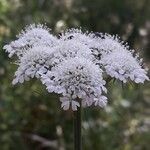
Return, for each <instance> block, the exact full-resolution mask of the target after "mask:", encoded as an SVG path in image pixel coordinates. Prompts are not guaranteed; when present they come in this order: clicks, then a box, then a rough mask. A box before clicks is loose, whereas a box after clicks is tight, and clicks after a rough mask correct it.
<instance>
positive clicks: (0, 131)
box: [0, 0, 150, 150]
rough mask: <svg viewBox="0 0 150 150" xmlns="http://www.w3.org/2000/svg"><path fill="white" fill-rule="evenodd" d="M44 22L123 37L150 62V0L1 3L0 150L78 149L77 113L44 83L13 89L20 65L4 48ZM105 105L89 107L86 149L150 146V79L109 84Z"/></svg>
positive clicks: (141, 149)
mask: <svg viewBox="0 0 150 150" xmlns="http://www.w3.org/2000/svg"><path fill="white" fill-rule="evenodd" d="M31 23H46V24H47V26H48V27H50V28H51V29H52V32H53V33H54V34H58V33H59V32H60V31H61V30H63V29H66V28H70V27H80V26H81V27H82V28H83V29H87V30H89V31H94V32H108V33H110V34H118V35H119V36H120V37H121V38H122V39H123V40H125V41H127V42H128V43H129V45H130V46H131V48H135V49H136V50H137V52H139V53H140V55H141V56H142V57H144V60H145V64H146V66H147V67H149V66H150V0H0V150H72V149H73V120H72V116H73V114H72V112H71V111H67V112H65V111H63V110H62V109H61V108H60V102H59V100H58V97H57V95H52V94H49V93H48V92H47V91H46V90H45V87H44V86H42V85H41V83H40V82H38V81H36V80H35V81H31V82H26V83H25V84H24V85H17V86H12V84H11V82H12V79H13V74H14V72H15V70H16V66H15V65H14V64H13V63H12V62H13V61H12V60H10V59H9V58H8V57H7V54H6V53H5V52H4V50H3V49H2V47H3V46H4V45H5V44H6V43H9V42H10V41H11V40H14V39H15V35H16V34H18V33H19V32H20V31H21V29H22V28H23V27H25V26H26V25H29V24H31ZM108 97H109V103H108V106H107V107H106V109H101V108H94V107H90V108H86V109H84V110H83V114H82V116H83V118H82V119H83V124H82V134H83V150H149V148H150V146H149V142H150V117H149V116H150V110H149V108H150V107H149V105H150V83H148V82H146V83H145V84H144V85H137V84H126V85H124V86H123V87H122V84H121V83H120V82H118V81H116V82H114V83H110V84H109V85H108Z"/></svg>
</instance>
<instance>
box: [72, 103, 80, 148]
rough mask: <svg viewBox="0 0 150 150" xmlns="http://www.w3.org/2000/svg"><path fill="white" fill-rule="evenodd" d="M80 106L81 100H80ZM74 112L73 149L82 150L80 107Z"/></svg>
mask: <svg viewBox="0 0 150 150" xmlns="http://www.w3.org/2000/svg"><path fill="white" fill-rule="evenodd" d="M80 106H81V101H80ZM73 114H74V150H82V132H81V107H78V109H77V111H74V112H73Z"/></svg>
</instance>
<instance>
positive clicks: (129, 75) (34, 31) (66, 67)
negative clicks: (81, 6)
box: [4, 25, 149, 111]
mask: <svg viewBox="0 0 150 150" xmlns="http://www.w3.org/2000/svg"><path fill="white" fill-rule="evenodd" d="M4 49H5V50H6V52H8V53H9V57H12V56H13V55H16V56H17V65H18V69H17V71H16V72H15V78H14V80H13V84H16V83H23V82H24V81H28V80H30V79H31V78H37V79H39V80H41V81H42V83H43V84H44V85H45V86H46V89H47V90H48V92H50V93H52V92H55V93H57V94H59V95H60V96H61V97H60V102H61V107H62V108H63V109H64V110H68V109H72V110H73V111H76V110H77V108H78V107H89V106H91V105H95V106H100V107H105V106H106V105H107V97H106V96H105V94H106V93H107V89H106V88H105V84H106V81H105V79H104V76H105V75H108V76H110V77H111V78H116V79H118V80H120V81H123V82H124V83H126V82H127V81H130V80H131V81H133V82H136V83H144V81H146V80H149V78H148V76H147V75H146V74H147V72H146V70H145V69H144V68H143V66H142V64H141V59H139V58H138V55H134V54H133V51H132V50H130V49H129V46H128V45H127V44H126V43H124V42H122V41H121V40H120V38H119V37H118V36H111V35H109V34H102V33H96V34H94V33H89V32H83V31H81V29H70V30H67V31H65V32H63V33H62V35H61V36H59V38H57V37H55V36H53V35H52V34H50V32H49V29H48V28H47V27H45V26H43V25H30V26H29V27H27V28H26V29H25V30H24V31H22V33H21V34H20V35H19V36H18V39H17V40H15V41H12V42H11V43H10V44H7V45H5V46H4Z"/></svg>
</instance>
